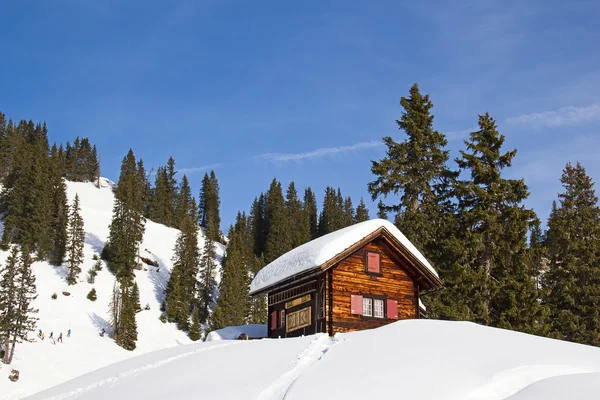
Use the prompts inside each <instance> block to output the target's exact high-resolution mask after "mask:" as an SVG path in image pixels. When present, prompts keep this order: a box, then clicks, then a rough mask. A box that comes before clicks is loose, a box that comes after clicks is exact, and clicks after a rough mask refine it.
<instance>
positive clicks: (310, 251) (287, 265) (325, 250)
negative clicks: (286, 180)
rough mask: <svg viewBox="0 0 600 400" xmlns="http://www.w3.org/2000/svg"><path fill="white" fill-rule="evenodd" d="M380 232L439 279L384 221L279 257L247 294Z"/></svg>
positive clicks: (333, 235)
mask: <svg viewBox="0 0 600 400" xmlns="http://www.w3.org/2000/svg"><path fill="white" fill-rule="evenodd" d="M380 228H385V229H386V230H387V231H388V232H389V233H390V234H392V235H393V236H394V237H395V238H396V239H397V240H398V241H399V242H400V243H401V244H402V245H403V246H404V247H405V248H406V249H407V250H408V251H409V252H410V253H411V254H412V255H413V256H414V257H415V258H417V259H418V260H419V262H421V263H422V264H423V265H424V266H425V267H426V268H427V269H428V270H429V271H430V272H431V273H432V274H433V275H435V276H436V277H437V278H439V275H438V273H437V272H436V270H435V269H434V268H433V267H432V266H431V264H430V263H429V261H427V259H426V258H425V257H424V256H423V254H421V252H420V251H419V250H418V249H417V248H416V247H415V246H414V245H413V244H412V243H411V242H410V241H409V240H408V239H407V238H406V236H404V234H403V233H402V232H400V230H399V229H398V228H397V227H396V226H395V225H394V224H393V223H391V222H390V221H388V220H385V219H372V220H368V221H364V222H360V223H358V224H355V225H351V226H348V227H346V228H343V229H340V230H337V231H335V232H332V233H329V234H327V235H325V236H321V237H319V238H317V239H314V240H312V241H310V242H308V243H304V244H303V245H301V246H298V247H296V248H295V249H292V250H290V251H288V252H287V253H285V254H283V255H282V256H280V257H279V258H277V259H276V260H275V261H273V262H271V263H270V264H268V265H267V266H265V267H264V268H263V269H261V270H260V271H259V272H258V273H257V274H256V276H255V277H254V279H253V280H252V283H251V284H250V294H254V293H256V292H258V291H260V290H263V289H265V288H267V287H269V286H272V285H274V284H277V283H279V282H281V281H283V280H285V279H288V278H291V277H293V276H294V275H298V274H300V273H304V272H306V271H309V270H311V269H314V268H317V267H319V266H321V265H323V264H324V263H326V262H327V261H329V260H331V259H332V258H334V257H336V256H337V255H338V254H340V253H342V252H344V251H345V250H347V249H348V248H349V247H351V246H352V245H354V244H355V243H357V242H359V241H361V240H362V239H364V238H365V237H367V236H368V235H370V234H372V233H373V232H375V231H377V230H378V229H380Z"/></svg>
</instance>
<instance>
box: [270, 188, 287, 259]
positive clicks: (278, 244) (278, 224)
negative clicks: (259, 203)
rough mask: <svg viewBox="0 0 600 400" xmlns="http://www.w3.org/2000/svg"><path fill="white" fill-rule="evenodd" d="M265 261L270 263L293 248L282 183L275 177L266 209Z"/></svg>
mask: <svg viewBox="0 0 600 400" xmlns="http://www.w3.org/2000/svg"><path fill="white" fill-rule="evenodd" d="M265 220H266V241H265V262H266V263H267V264H268V263H270V262H271V261H273V260H275V259H276V258H278V257H279V256H281V255H282V254H284V253H286V252H287V251H289V250H291V249H292V235H291V228H290V222H289V218H288V215H287V213H286V210H285V200H284V199H283V193H282V190H281V184H280V183H279V182H278V181H277V179H275V178H273V182H271V186H270V188H269V192H268V193H267V202H266V210H265Z"/></svg>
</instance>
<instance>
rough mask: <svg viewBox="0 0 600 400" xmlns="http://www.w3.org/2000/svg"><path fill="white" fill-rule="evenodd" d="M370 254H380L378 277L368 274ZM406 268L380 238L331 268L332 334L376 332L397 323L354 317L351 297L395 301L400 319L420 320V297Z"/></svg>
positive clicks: (403, 262)
mask: <svg viewBox="0 0 600 400" xmlns="http://www.w3.org/2000/svg"><path fill="white" fill-rule="evenodd" d="M368 251H372V252H376V253H379V254H380V259H381V271H380V274H379V275H374V274H369V273H368V272H367V271H366V258H367V252H368ZM405 265H406V264H405V261H404V260H402V259H400V258H399V256H397V255H396V253H395V252H394V251H393V250H392V249H391V248H390V246H389V245H388V244H387V243H386V242H385V240H384V239H382V238H378V239H375V240H374V241H372V242H371V243H369V244H368V245H366V246H364V247H362V248H361V249H359V250H358V251H356V252H355V253H353V254H352V255H350V256H348V257H347V258H345V259H344V260H342V261H340V262H339V263H338V264H337V265H336V266H335V267H334V268H332V270H330V271H331V272H330V274H328V279H330V282H328V283H329V285H328V286H329V287H330V302H329V304H328V306H329V307H330V309H329V310H328V311H329V313H328V314H329V318H328V321H327V322H328V328H329V329H328V332H329V334H330V335H334V334H335V333H337V332H349V331H355V330H363V329H371V328H377V327H379V326H382V325H386V324H388V323H391V322H395V321H396V320H395V319H389V318H387V313H386V314H385V317H384V318H375V317H365V316H362V315H353V314H352V313H351V296H352V295H362V296H365V297H368V296H374V297H377V298H383V299H386V300H387V299H390V300H396V301H397V302H398V319H409V318H418V312H419V310H418V300H417V299H418V294H417V292H416V286H415V284H414V281H413V278H412V277H411V276H410V275H409V272H408V270H407V268H406V267H405ZM328 272H329V271H328ZM384 303H385V301H384ZM386 311H387V309H386ZM329 319H330V320H329Z"/></svg>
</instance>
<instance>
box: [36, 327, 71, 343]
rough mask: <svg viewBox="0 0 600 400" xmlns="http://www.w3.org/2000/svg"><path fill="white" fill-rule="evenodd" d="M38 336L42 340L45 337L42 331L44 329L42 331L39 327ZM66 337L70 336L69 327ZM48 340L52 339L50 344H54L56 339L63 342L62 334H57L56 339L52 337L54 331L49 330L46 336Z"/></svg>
mask: <svg viewBox="0 0 600 400" xmlns="http://www.w3.org/2000/svg"><path fill="white" fill-rule="evenodd" d="M38 337H39V338H40V339H42V340H44V339H45V338H46V334H45V333H44V331H42V329H41V328H40V330H39V332H38ZM67 337H71V328H69V330H68V331H67ZM48 340H52V344H56V341H59V342H61V343H62V342H63V334H62V332H61V333H60V335H58V339H56V340H55V339H54V331H50V336H49V337H48Z"/></svg>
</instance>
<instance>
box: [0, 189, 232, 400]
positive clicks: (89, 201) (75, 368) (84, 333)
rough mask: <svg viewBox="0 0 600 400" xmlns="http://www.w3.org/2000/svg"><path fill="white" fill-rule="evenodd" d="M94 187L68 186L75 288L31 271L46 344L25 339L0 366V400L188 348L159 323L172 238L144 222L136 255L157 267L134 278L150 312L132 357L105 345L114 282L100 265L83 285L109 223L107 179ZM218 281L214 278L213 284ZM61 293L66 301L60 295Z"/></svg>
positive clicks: (141, 316) (48, 269)
mask: <svg viewBox="0 0 600 400" xmlns="http://www.w3.org/2000/svg"><path fill="white" fill-rule="evenodd" d="M101 183H102V184H101V188H97V187H96V186H94V184H93V183H80V182H67V194H68V197H69V204H72V202H73V200H74V198H75V194H76V193H78V194H79V197H80V201H81V214H82V216H83V219H84V228H85V247H84V254H85V262H84V264H83V265H82V272H81V274H80V276H79V282H78V283H77V284H76V285H73V286H68V285H67V284H66V281H65V277H66V270H65V269H64V268H63V267H58V268H56V267H53V266H51V265H49V264H48V263H46V262H36V263H34V264H33V271H34V274H35V276H36V285H37V292H38V298H37V300H36V301H35V304H34V305H35V307H36V308H38V309H39V313H38V314H37V317H38V318H39V321H38V327H39V328H40V329H42V330H43V331H44V332H45V335H46V339H45V340H43V341H42V340H40V339H39V338H37V337H36V335H35V333H33V334H31V336H30V338H31V339H34V342H32V343H23V344H20V345H17V348H16V352H15V359H14V360H13V363H12V364H11V365H0V399H17V398H23V397H24V396H25V395H29V394H32V393H36V392H38V391H40V390H43V389H46V388H48V387H51V386H54V385H57V384H60V383H62V382H65V381H67V380H69V379H72V378H74V377H76V376H80V375H82V374H84V373H87V372H90V371H94V370H96V369H98V368H101V367H104V366H106V365H110V364H113V363H115V362H117V361H121V360H124V359H127V358H131V357H134V356H137V355H140V354H143V353H148V352H151V351H155V350H159V349H163V348H167V347H173V346H180V345H182V344H188V343H192V342H191V340H190V339H189V338H188V337H187V335H186V334H185V333H184V332H181V331H179V330H177V329H176V327H175V325H174V324H170V323H166V324H163V323H162V322H161V321H160V320H159V316H160V314H161V312H160V304H161V302H162V301H163V299H164V294H163V289H164V288H166V285H167V282H168V280H169V277H170V270H171V268H172V263H171V258H172V256H173V247H174V245H175V240H176V238H177V234H178V233H179V231H178V230H177V229H173V228H169V227H166V226H164V225H160V224H156V223H154V222H152V221H147V222H146V232H145V234H144V240H143V242H142V244H141V245H140V255H141V256H142V257H145V258H148V259H151V260H153V261H156V262H158V267H155V266H151V265H145V264H144V269H143V270H139V271H135V275H136V282H137V284H138V286H139V289H140V303H141V305H142V307H145V306H146V304H147V305H148V306H149V307H150V310H143V311H141V312H140V313H138V314H137V324H138V339H139V340H138V342H137V349H136V350H135V351H133V352H129V351H126V350H123V349H122V348H120V347H119V346H117V345H116V344H115V343H114V341H113V340H112V339H111V338H110V337H109V334H110V329H109V328H108V316H109V312H108V311H109V301H110V295H111V290H112V287H113V283H114V277H113V275H112V274H111V273H110V272H109V271H108V270H107V268H106V266H105V265H104V264H103V265H104V266H103V269H102V270H101V271H100V272H99V273H98V276H97V277H96V281H95V283H94V284H90V283H88V282H87V280H86V278H87V274H88V271H89V270H90V269H91V268H92V267H93V265H94V263H95V261H94V260H93V259H92V257H93V256H94V255H98V254H99V253H100V252H101V251H102V248H103V247H104V244H105V242H106V239H107V237H108V233H109V228H108V227H109V224H110V221H111V217H112V208H113V201H114V196H113V192H112V186H113V185H114V184H113V183H112V182H110V181H108V180H106V179H103V180H102V181H101ZM0 229H1V227H0ZM199 242H200V243H199V246H200V247H202V246H204V237H203V236H202V235H201V236H200V238H199ZM216 246H217V255H218V256H217V259H218V261H219V262H220V261H221V258H222V256H223V253H224V247H223V246H221V245H220V244H217V245H216ZM6 257H7V254H6V252H2V251H0V263H4V261H5V260H6ZM219 277H220V271H219V273H218V276H217V279H219ZM92 288H95V289H96V292H97V297H98V299H97V300H96V301H95V302H91V301H90V300H88V299H87V298H86V296H87V294H88V293H89V291H90V290H91V289H92ZM63 291H64V292H67V293H68V294H69V295H68V296H67V295H63V293H62V292H63ZM53 293H56V295H57V298H56V300H53V299H52V298H51V297H52V295H53ZM103 328H105V329H106V330H107V331H108V332H109V334H108V335H105V336H104V337H100V335H99V333H100V331H101V330H102V329H103ZM68 329H71V331H72V335H71V337H70V338H67V337H66V334H67V330H68ZM51 332H54V336H55V337H58V335H59V334H60V333H61V332H62V333H63V336H64V341H63V343H56V344H53V341H51V340H49V335H50V333H51ZM12 368H15V369H17V370H19V371H20V379H19V381H18V382H16V383H13V382H11V381H9V380H8V379H7V377H8V375H9V374H10V371H11V369H12Z"/></svg>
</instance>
